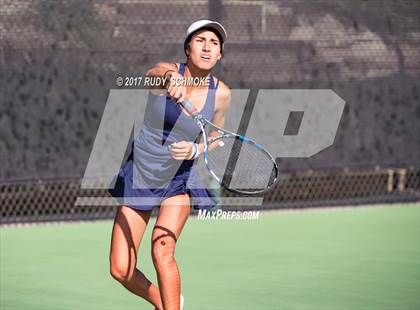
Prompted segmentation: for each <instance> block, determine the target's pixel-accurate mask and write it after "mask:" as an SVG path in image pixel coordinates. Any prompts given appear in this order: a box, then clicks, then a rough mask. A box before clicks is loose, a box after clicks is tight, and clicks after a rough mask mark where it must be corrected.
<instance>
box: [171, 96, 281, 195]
mask: <svg viewBox="0 0 420 310" xmlns="http://www.w3.org/2000/svg"><path fill="white" fill-rule="evenodd" d="M179 104H180V105H181V106H182V107H183V108H184V109H185V110H186V111H187V112H188V113H189V114H190V116H191V118H192V119H193V120H194V121H195V122H196V123H197V125H198V126H199V127H200V129H201V132H202V135H203V141H204V153H203V157H204V162H205V165H206V167H207V170H208V171H209V173H210V174H211V176H212V177H213V178H214V179H215V180H216V181H217V182H218V183H219V184H220V185H221V186H223V187H224V188H226V189H227V190H229V191H231V192H234V193H239V194H246V195H255V194H261V193H264V192H266V191H267V190H269V189H270V188H271V187H272V186H273V185H274V184H275V183H276V181H277V177H278V167H277V164H276V161H275V159H274V158H273V156H271V154H270V153H269V152H268V151H267V150H266V149H264V148H263V147H262V145H260V144H258V143H256V142H254V141H253V140H251V139H249V138H247V137H245V136H243V135H238V134H236V133H233V132H230V131H227V130H225V129H222V128H219V127H217V126H216V125H214V124H213V123H212V122H210V121H209V120H207V119H205V118H204V117H203V115H202V114H201V113H199V112H198V111H197V109H196V108H195V107H194V105H193V104H192V103H191V102H189V101H188V100H185V101H184V102H182V103H179ZM206 128H209V130H210V129H213V131H214V130H215V131H217V132H218V133H219V135H218V136H215V137H210V138H208V137H207V133H206V130H205V129H206ZM209 132H210V131H209Z"/></svg>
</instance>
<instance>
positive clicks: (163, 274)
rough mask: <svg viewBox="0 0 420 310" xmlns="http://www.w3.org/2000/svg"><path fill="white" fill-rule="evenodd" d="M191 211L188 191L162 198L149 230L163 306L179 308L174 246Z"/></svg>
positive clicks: (179, 289)
mask: <svg viewBox="0 0 420 310" xmlns="http://www.w3.org/2000/svg"><path fill="white" fill-rule="evenodd" d="M189 214H190V199H189V196H188V194H182V195H177V196H173V197H170V198H167V199H165V200H164V201H163V202H162V204H161V206H160V211H159V215H158V218H157V220H156V225H155V227H154V228H153V233H152V257H153V264H154V266H155V269H156V273H157V278H158V282H159V290H160V295H161V298H162V304H163V307H164V309H180V293H181V281H180V276H179V270H178V266H177V263H176V260H175V256H174V253H175V245H176V241H177V240H178V238H179V236H180V234H181V231H182V228H183V227H184V224H185V222H186V221H187V219H188V216H189Z"/></svg>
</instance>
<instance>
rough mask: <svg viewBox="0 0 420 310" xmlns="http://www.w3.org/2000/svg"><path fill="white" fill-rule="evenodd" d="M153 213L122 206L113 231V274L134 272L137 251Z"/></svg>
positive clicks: (111, 251) (111, 252) (111, 260)
mask: <svg viewBox="0 0 420 310" xmlns="http://www.w3.org/2000/svg"><path fill="white" fill-rule="evenodd" d="M151 213H152V212H151V211H140V210H134V209H132V208H129V207H126V206H121V207H119V208H118V211H117V214H116V215H115V219H114V226H113V229H112V238H111V249H110V264H111V273H118V272H125V271H130V270H133V269H134V268H135V266H136V257H137V251H138V249H139V246H140V242H141V240H142V238H143V235H144V231H145V230H146V226H147V223H148V222H149V219H150V215H151Z"/></svg>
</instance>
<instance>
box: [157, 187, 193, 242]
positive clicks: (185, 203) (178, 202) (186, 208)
mask: <svg viewBox="0 0 420 310" xmlns="http://www.w3.org/2000/svg"><path fill="white" fill-rule="evenodd" d="M190 212H191V206H190V197H189V195H188V194H181V195H176V196H172V197H169V198H166V199H165V200H164V201H162V203H161V205H160V210H159V214H158V216H157V219H156V224H155V228H154V229H153V233H152V240H154V238H156V237H157V236H159V235H161V234H162V233H163V232H166V233H168V230H169V231H170V233H173V234H174V237H175V238H176V240H178V238H179V236H180V234H181V232H182V229H183V228H184V225H185V223H186V221H187V219H188V217H189V215H190Z"/></svg>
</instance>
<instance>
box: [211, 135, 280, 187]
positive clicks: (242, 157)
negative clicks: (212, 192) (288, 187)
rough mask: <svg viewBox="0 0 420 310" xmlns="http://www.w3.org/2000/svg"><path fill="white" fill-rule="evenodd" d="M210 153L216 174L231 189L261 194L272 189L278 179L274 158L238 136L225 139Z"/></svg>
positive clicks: (217, 142) (219, 141)
mask: <svg viewBox="0 0 420 310" xmlns="http://www.w3.org/2000/svg"><path fill="white" fill-rule="evenodd" d="M213 143H216V144H218V145H217V147H214V148H213V149H212V151H211V152H209V157H208V158H209V163H210V165H211V167H212V168H213V170H214V173H215V174H216V175H217V176H218V177H219V178H220V179H221V180H223V182H224V184H225V185H226V186H228V187H229V188H231V189H236V190H247V191H260V190H263V189H265V188H266V187H267V186H270V185H271V184H272V183H273V182H274V181H275V179H276V177H277V170H276V167H275V163H274V162H273V160H272V158H271V156H269V155H268V154H267V153H266V152H265V151H263V150H262V149H260V148H258V147H256V146H255V145H254V144H253V143H252V142H246V141H243V140H240V139H238V138H235V137H224V138H222V139H220V140H217V141H215V142H213Z"/></svg>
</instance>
